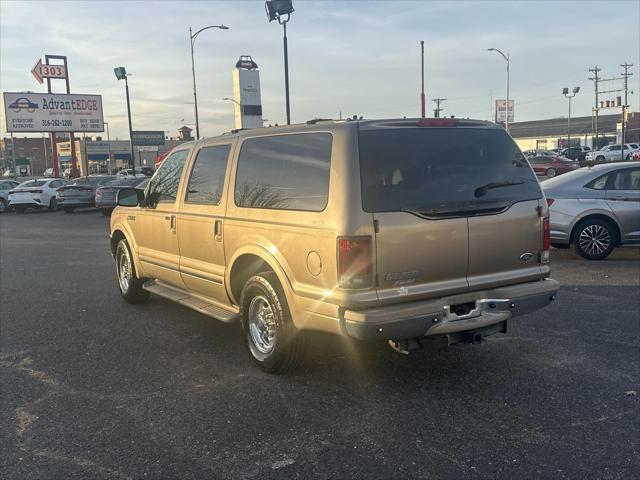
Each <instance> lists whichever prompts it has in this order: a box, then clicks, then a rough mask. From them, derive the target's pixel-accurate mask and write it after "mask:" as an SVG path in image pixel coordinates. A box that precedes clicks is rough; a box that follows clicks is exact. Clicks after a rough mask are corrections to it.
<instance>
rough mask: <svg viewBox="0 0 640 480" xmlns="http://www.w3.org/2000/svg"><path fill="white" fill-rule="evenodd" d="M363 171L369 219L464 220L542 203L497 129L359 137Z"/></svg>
mask: <svg viewBox="0 0 640 480" xmlns="http://www.w3.org/2000/svg"><path fill="white" fill-rule="evenodd" d="M360 172H361V173H360V175H361V179H362V202H363V208H364V210H365V211H366V212H393V211H408V212H410V213H417V214H422V215H425V216H450V215H458V216H462V215H467V214H474V213H481V212H484V213H488V212H489V211H492V210H502V209H505V208H508V207H509V206H510V205H512V204H514V203H516V202H519V201H523V200H531V199H539V198H542V193H541V191H540V185H539V184H538V181H537V179H536V177H535V175H534V173H533V171H532V170H531V167H530V166H529V164H528V163H527V161H526V160H525V158H524V156H523V155H522V153H521V152H520V150H519V149H518V147H517V145H516V144H515V143H514V142H513V140H512V139H511V138H510V137H509V135H508V134H507V133H506V132H505V131H503V130H498V129H487V128H464V127H454V128H395V129H378V128H376V129H370V130H368V129H367V130H361V131H360Z"/></svg>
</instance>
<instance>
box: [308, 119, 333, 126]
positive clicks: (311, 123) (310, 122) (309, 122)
mask: <svg viewBox="0 0 640 480" xmlns="http://www.w3.org/2000/svg"><path fill="white" fill-rule="evenodd" d="M318 122H333V118H312V119H311V120H307V125H315V124H316V123H318Z"/></svg>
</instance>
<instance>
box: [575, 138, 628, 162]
mask: <svg viewBox="0 0 640 480" xmlns="http://www.w3.org/2000/svg"><path fill="white" fill-rule="evenodd" d="M634 145H635V144H634ZM622 147H623V148H621V146H620V144H617V145H607V146H606V147H602V148H601V149H600V150H596V151H595V152H589V153H587V157H586V160H587V161H588V162H589V161H595V162H597V163H604V162H620V161H622V160H629V159H630V158H631V155H632V153H633V152H634V151H635V149H633V148H631V146H630V145H629V144H628V143H625V144H624V145H623V146H622Z"/></svg>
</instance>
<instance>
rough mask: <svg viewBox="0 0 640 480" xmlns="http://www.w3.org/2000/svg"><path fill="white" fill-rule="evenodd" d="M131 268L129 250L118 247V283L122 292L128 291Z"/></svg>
mask: <svg viewBox="0 0 640 480" xmlns="http://www.w3.org/2000/svg"><path fill="white" fill-rule="evenodd" d="M131 278H132V270H131V257H130V256H129V250H128V249H127V248H126V247H125V248H120V249H119V251H118V284H119V285H120V290H121V291H122V293H127V292H128V291H129V285H131Z"/></svg>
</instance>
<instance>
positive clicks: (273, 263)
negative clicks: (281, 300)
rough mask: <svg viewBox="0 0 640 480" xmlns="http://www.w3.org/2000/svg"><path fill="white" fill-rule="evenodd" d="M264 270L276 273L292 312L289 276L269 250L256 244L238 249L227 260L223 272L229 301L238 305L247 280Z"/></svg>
mask: <svg viewBox="0 0 640 480" xmlns="http://www.w3.org/2000/svg"><path fill="white" fill-rule="evenodd" d="M264 271H271V272H273V273H274V274H275V275H276V277H277V278H278V281H279V282H280V285H281V286H282V290H283V291H284V294H285V296H286V298H287V303H288V304H289V309H290V310H292V312H293V308H294V305H293V288H292V286H291V281H290V280H289V277H288V276H287V274H286V273H285V270H284V268H282V265H280V263H279V262H278V260H277V259H276V258H274V257H273V256H272V255H271V254H270V253H269V251H267V250H265V249H264V248H262V247H259V246H257V245H255V246H247V247H245V248H242V249H241V250H238V251H237V252H236V253H235V254H234V255H233V257H232V258H231V260H230V261H229V267H228V268H227V270H226V273H225V277H226V278H225V284H226V285H227V295H229V298H230V299H231V301H232V302H233V303H234V304H236V305H239V304H240V294H241V293H242V288H243V287H244V285H245V284H246V282H247V280H249V278H251V277H252V276H254V275H256V274H258V273H260V272H264Z"/></svg>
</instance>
